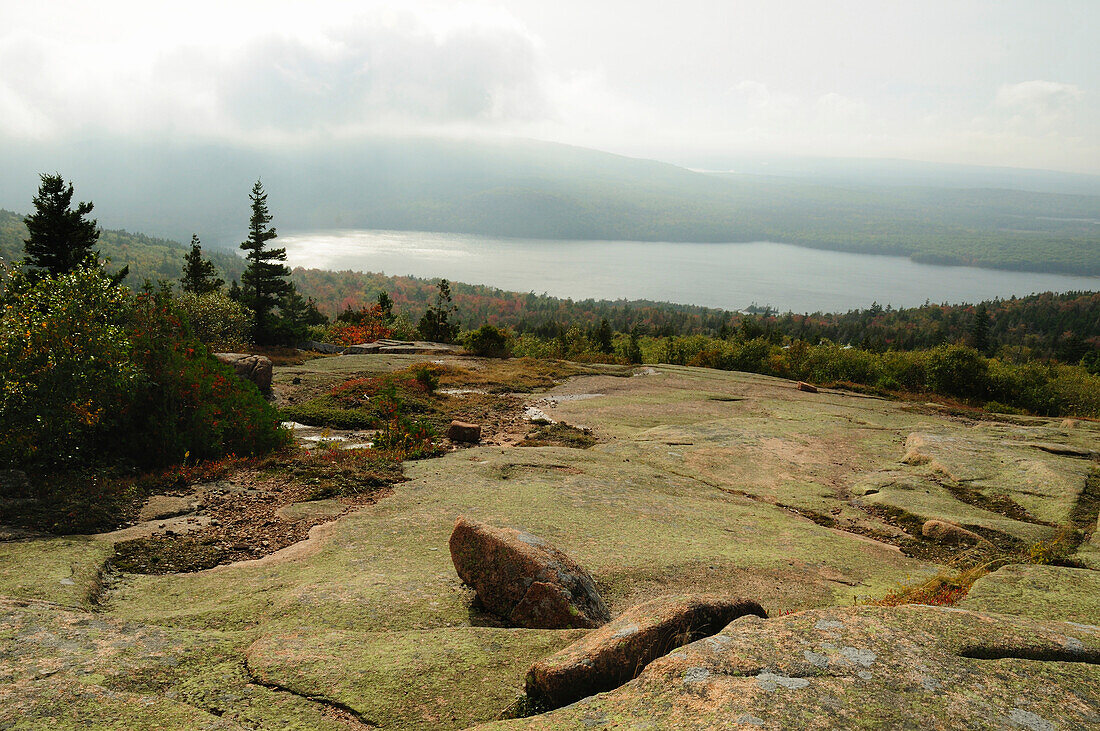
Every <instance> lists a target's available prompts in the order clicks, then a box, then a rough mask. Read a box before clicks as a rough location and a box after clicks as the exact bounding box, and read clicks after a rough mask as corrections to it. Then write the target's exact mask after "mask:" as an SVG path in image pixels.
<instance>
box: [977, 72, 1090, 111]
mask: <svg viewBox="0 0 1100 731" xmlns="http://www.w3.org/2000/svg"><path fill="white" fill-rule="evenodd" d="M1082 96H1084V92H1082V91H1081V88H1080V87H1078V86H1077V85H1075V84H1063V83H1061V82H1058V81H1038V80H1036V81H1021V82H1020V83H1018V84H1003V85H1002V86H1001V88H1000V89H998V90H997V105H998V106H1000V107H1004V108H1006V109H1012V110H1016V111H1022V112H1029V113H1032V114H1036V115H1040V116H1060V115H1063V114H1066V113H1068V112H1069V111H1071V110H1072V108H1073V107H1074V106H1075V105H1076V104H1077V102H1078V101H1080V99H1081V97H1082Z"/></svg>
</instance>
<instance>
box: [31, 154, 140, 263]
mask: <svg viewBox="0 0 1100 731" xmlns="http://www.w3.org/2000/svg"><path fill="white" fill-rule="evenodd" d="M39 177H40V178H41V179H42V183H41V185H39V187H38V195H36V196H35V197H34V213H33V214H31V215H29V216H27V217H26V218H24V219H23V223H25V224H26V225H27V231H28V232H29V233H30V237H29V238H27V239H25V240H24V242H23V249H24V251H25V252H26V254H27V263H28V264H30V265H31V266H35V267H39V268H41V269H44V270H46V271H47V272H48V273H49V274H50V275H57V274H65V273H67V272H71V271H73V270H74V269H76V268H77V267H81V266H85V265H90V264H93V263H94V262H96V260H97V257H98V255H99V252H97V251H94V250H93V249H92V247H93V246H95V245H96V242H97V241H99V229H98V228H97V226H96V221H95V219H88V218H86V216H87V215H88V214H89V213H91V212H92V207H93V205H92V204H91V203H83V202H82V203H80V204H78V205H77V207H76V209H75V210H74V209H73V208H72V201H73V186H72V183H70V184H68V185H66V184H65V181H64V180H63V179H62V177H61V176H60V175H59V174H57V173H54V174H53V175H47V174H42V175H41V176H39ZM122 276H125V273H123V274H122Z"/></svg>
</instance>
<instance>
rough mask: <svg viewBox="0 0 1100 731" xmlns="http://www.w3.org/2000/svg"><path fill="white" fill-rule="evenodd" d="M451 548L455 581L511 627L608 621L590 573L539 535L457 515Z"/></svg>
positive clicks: (560, 626) (585, 625)
mask: <svg viewBox="0 0 1100 731" xmlns="http://www.w3.org/2000/svg"><path fill="white" fill-rule="evenodd" d="M450 549H451V560H452V561H453V562H454V566H455V571H457V572H458V576H459V578H461V579H462V581H464V582H465V583H466V584H469V585H470V586H472V587H473V588H474V590H475V591H476V592H477V596H478V598H479V599H480V600H481V603H482V605H483V606H484V607H485V608H486V609H488V610H489V611H490V612H492V613H493V614H495V615H497V616H498V617H500V618H501V619H503V620H505V621H506V622H508V623H509V624H510V625H512V626H516V627H529V628H533V629H565V628H574V627H582V628H594V627H599V626H600V625H602V624H603V623H604V622H606V621H607V620H609V619H610V618H611V614H610V612H608V610H607V606H606V605H605V604H604V602H603V599H602V598H601V597H600V594H599V592H598V591H596V582H595V581H593V580H592V577H591V576H590V575H589V573H588V572H587V571H585V570H584V569H583V568H582V567H581V566H580V565H579V564H578V563H577V562H576V561H574V560H573V559H572V558H570V557H569V556H567V555H566V554H564V553H562V552H561V551H559V550H558V549H557V548H555V547H554V546H552V545H550V544H549V543H547V542H546V541H544V540H543V539H541V538H538V537H537V536H533V535H531V534H529V533H523V532H521V531H518V530H514V529H512V528H496V527H494V526H490V525H486V524H485V523H480V522H478V521H476V520H467V519H466V518H463V517H460V518H459V519H458V520H457V521H455V527H454V531H453V532H452V533H451V540H450Z"/></svg>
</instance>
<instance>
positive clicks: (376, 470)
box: [267, 449, 407, 500]
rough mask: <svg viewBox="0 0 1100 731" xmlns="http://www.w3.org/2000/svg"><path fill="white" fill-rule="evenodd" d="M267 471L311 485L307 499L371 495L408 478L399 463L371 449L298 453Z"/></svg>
mask: <svg viewBox="0 0 1100 731" xmlns="http://www.w3.org/2000/svg"><path fill="white" fill-rule="evenodd" d="M267 470H268V471H269V472H272V473H278V474H281V475H285V476H287V477H289V478H290V479H292V480H294V481H296V482H300V483H303V484H305V485H307V486H311V487H312V488H313V489H312V490H311V491H310V492H309V493H308V499H310V500H323V499H326V498H332V497H351V496H354V495H361V494H365V493H371V492H374V491H375V490H377V489H378V488H379V487H384V486H386V485H392V484H395V483H398V482H404V481H405V480H406V479H407V478H406V477H405V475H404V473H403V472H402V470H401V464H400V461H399V460H395V459H393V457H392V456H390V455H387V454H385V453H383V452H381V451H378V450H374V449H347V450H344V449H327V450H317V451H313V452H306V451H305V450H301V451H299V452H298V453H297V454H296V455H294V456H293V458H291V459H284V460H281V461H279V462H275V463H272V464H270V465H268V467H267Z"/></svg>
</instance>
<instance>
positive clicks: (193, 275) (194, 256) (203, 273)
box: [180, 234, 225, 294]
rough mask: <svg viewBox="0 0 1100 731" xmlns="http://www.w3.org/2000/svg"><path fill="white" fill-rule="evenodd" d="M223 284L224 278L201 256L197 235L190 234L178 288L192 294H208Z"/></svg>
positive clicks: (211, 263)
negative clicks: (189, 247) (189, 245)
mask: <svg viewBox="0 0 1100 731" xmlns="http://www.w3.org/2000/svg"><path fill="white" fill-rule="evenodd" d="M223 284H225V280H224V279H220V278H219V277H218V270H217V269H215V268H214V263H213V262H212V261H210V260H209V259H203V258H202V246H201V245H200V244H199V237H198V236H196V235H195V234H191V251H189V252H188V253H187V255H186V256H185V257H184V258H183V276H182V278H181V279H180V289H182V290H183V291H184V292H191V293H192V294H208V293H210V292H216V291H218V290H219V289H221V287H222V285H223Z"/></svg>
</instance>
